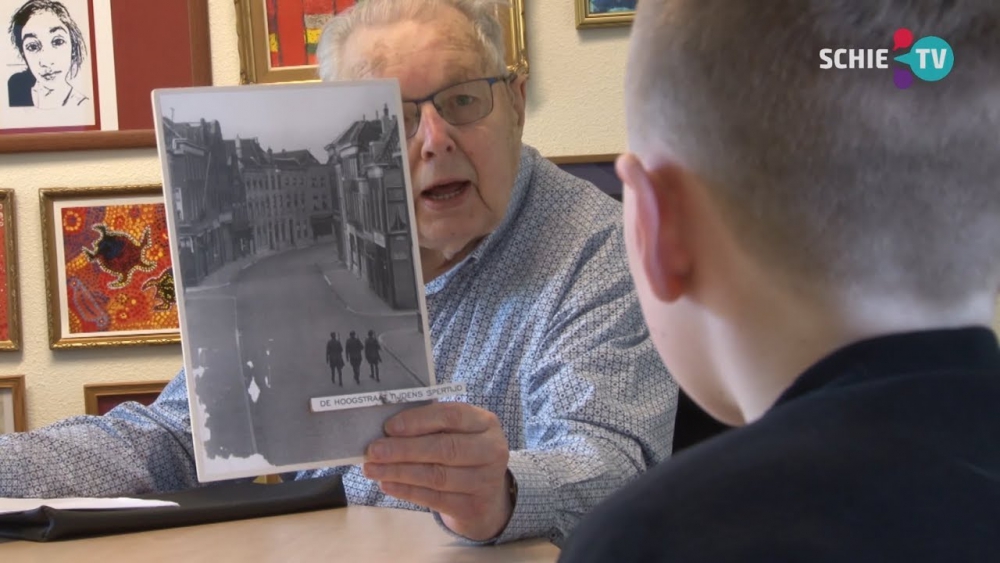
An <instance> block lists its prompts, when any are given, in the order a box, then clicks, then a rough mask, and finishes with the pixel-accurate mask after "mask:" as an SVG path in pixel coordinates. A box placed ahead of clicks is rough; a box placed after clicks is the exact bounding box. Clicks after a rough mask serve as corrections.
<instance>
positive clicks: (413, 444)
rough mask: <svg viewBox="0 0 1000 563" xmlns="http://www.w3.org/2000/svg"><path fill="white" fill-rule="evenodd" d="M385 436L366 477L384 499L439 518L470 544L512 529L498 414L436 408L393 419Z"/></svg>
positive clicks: (370, 455)
mask: <svg viewBox="0 0 1000 563" xmlns="http://www.w3.org/2000/svg"><path fill="white" fill-rule="evenodd" d="M385 433H386V436H387V437H386V438H380V439H378V440H375V441H374V442H372V443H371V444H370V445H369V446H368V451H367V453H366V455H365V464H364V467H363V471H364V474H365V476H366V477H368V478H369V479H373V480H375V481H378V482H379V486H380V487H381V488H382V490H383V491H385V493H386V494H388V495H392V496H394V497H396V498H399V499H402V500H408V501H410V502H413V503H415V504H419V505H421V506H425V507H427V508H430V509H431V510H435V511H437V512H439V513H440V514H441V517H442V519H443V520H444V523H445V525H447V526H448V527H449V528H451V530H452V531H454V532H456V533H458V534H460V535H462V536H465V537H467V538H469V539H473V540H487V539H490V538H492V537H494V536H496V535H498V534H499V533H500V532H502V531H503V529H504V528H505V527H506V526H507V521H508V520H510V515H511V512H512V510H513V506H512V505H511V498H510V494H509V490H510V482H509V479H510V478H509V477H508V474H507V459H508V458H509V457H510V452H509V450H508V447H507V439H506V438H505V437H504V434H503V430H502V429H501V427H500V421H499V420H498V419H497V417H496V415H494V414H493V413H491V412H489V411H487V410H483V409H480V408H478V407H474V406H471V405H467V404H465V403H451V402H448V403H434V404H432V405H428V406H424V407H417V408H413V409H409V410H406V411H403V412H401V413H399V414H398V415H396V416H394V417H392V418H390V419H389V420H388V421H386V424H385Z"/></svg>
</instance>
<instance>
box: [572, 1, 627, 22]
mask: <svg viewBox="0 0 1000 563" xmlns="http://www.w3.org/2000/svg"><path fill="white" fill-rule="evenodd" d="M575 1H576V27H577V29H580V28H584V27H616V26H621V25H629V24H631V23H632V20H634V19H635V5H636V3H637V0H575Z"/></svg>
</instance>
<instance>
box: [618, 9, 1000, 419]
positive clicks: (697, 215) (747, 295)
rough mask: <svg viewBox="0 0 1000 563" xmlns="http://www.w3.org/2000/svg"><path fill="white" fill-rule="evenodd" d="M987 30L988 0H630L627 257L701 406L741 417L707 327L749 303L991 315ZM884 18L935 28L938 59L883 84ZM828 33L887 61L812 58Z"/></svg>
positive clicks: (740, 325)
mask: <svg viewBox="0 0 1000 563" xmlns="http://www.w3.org/2000/svg"><path fill="white" fill-rule="evenodd" d="M998 27H1000V3H997V2H996V1H995V0H952V1H945V0H940V1H926V2H912V1H909V0H866V1H861V0H857V1H847V0H770V1H768V2H749V1H733V0H643V1H642V2H639V4H638V14H637V17H636V21H635V24H634V29H633V32H632V43H631V50H630V54H629V65H628V73H627V82H626V84H627V86H626V107H627V123H628V135H629V147H630V151H631V153H632V154H629V155H625V156H623V157H622V158H621V159H620V161H619V163H618V171H619V174H620V176H621V177H622V180H623V181H624V182H625V184H626V185H628V186H629V189H626V191H625V215H626V239H627V241H628V245H629V257H630V266H631V269H632V273H633V275H634V277H635V278H636V286H637V290H638V292H639V294H640V298H641V301H642V305H643V310H644V313H645V314H646V318H647V321H648V323H649V325H650V330H651V334H652V336H653V338H654V342H656V344H657V347H658V349H659V350H660V352H661V355H663V356H664V360H665V361H666V363H667V365H668V366H670V368H671V371H672V372H673V373H674V374H675V375H676V376H677V377H678V380H679V381H680V383H681V384H682V386H684V387H685V389H687V390H688V391H689V393H691V394H692V396H693V397H694V398H695V400H697V401H698V402H699V403H701V404H702V405H703V406H705V407H706V408H707V409H708V410H709V411H710V412H712V413H713V414H715V415H716V416H717V417H719V418H723V419H724V420H729V421H733V420H734V419H737V418H738V417H736V416H733V415H732V412H731V409H730V405H729V404H728V403H730V402H731V401H730V400H729V399H730V397H729V395H731V394H732V393H734V389H733V385H722V383H721V382H722V380H723V379H724V378H725V377H726V369H727V367H729V366H727V365H726V363H725V358H721V359H720V358H718V357H713V355H712V354H710V353H708V352H709V350H710V348H712V346H714V343H713V341H712V339H715V338H718V339H725V338H728V337H729V336H732V334H731V333H732V332H733V331H744V332H745V331H746V328H747V326H749V325H752V324H753V323H754V322H757V321H758V320H759V321H762V322H763V321H766V320H767V319H766V318H759V317H761V315H759V311H755V310H754V307H755V303H757V302H760V301H763V300H768V301H769V302H771V301H773V302H775V303H779V302H780V301H781V299H782V298H781V297H778V296H789V299H794V300H796V303H803V302H808V303H815V304H817V307H825V308H827V309H829V310H833V311H837V312H838V313H837V314H838V315H840V314H842V315H843V316H844V317H845V318H846V317H850V318H851V319H853V321H857V320H858V319H863V318H864V317H865V316H866V315H867V316H868V317H869V318H868V319H866V320H864V321H857V322H861V323H863V322H869V321H870V326H892V327H900V328H902V327H906V326H908V324H907V323H910V324H912V325H919V324H920V323H921V322H923V321H927V320H928V319H929V318H931V316H933V315H938V313H940V315H938V317H937V318H938V319H940V320H941V322H942V324H948V323H949V322H951V321H949V320H948V319H952V320H954V322H960V320H961V319H962V318H975V319H979V318H980V317H979V315H985V316H986V317H985V318H984V319H983V321H984V322H985V323H986V324H988V323H989V315H990V312H989V311H990V307H991V306H992V304H993V303H994V301H995V298H996V294H997V292H998V290H1000V158H998V157H997V156H996V153H997V147H998V144H1000V41H998V40H997V38H996V35H995V33H996V29H998ZM900 28H907V29H909V30H911V31H912V33H913V37H914V39H920V38H922V37H925V36H932V35H933V36H937V37H940V38H942V39H944V40H946V41H947V42H948V43H950V45H951V47H952V48H953V49H954V53H953V54H952V55H951V56H953V57H954V67H953V69H952V71H951V73H950V74H949V75H948V76H947V77H945V78H944V79H943V80H940V81H938V82H923V81H921V80H919V79H916V80H914V83H913V84H912V86H911V87H910V88H909V89H905V90H903V89H899V88H897V87H896V86H895V85H894V72H895V70H896V69H900V70H902V69H905V68H907V67H904V66H903V65H902V64H900V63H897V62H894V60H893V59H894V57H896V56H899V55H902V54H905V53H906V52H908V50H909V49H908V48H901V49H898V50H896V51H893V50H892V49H893V36H894V33H895V32H896V31H897V30H898V29H900ZM827 48H831V49H837V48H853V49H872V50H877V49H889V54H888V57H886V58H887V62H888V65H889V67H890V68H888V69H879V68H875V69H857V68H855V69H837V68H832V69H826V70H825V69H821V68H820V65H821V63H822V60H821V58H820V51H821V50H822V49H827ZM927 56H931V55H927ZM846 60H847V59H846V58H845V61H846ZM865 62H866V63H867V57H866V61H865ZM903 304H907V306H903ZM984 304H988V305H985V309H984ZM909 305H912V306H913V309H910V308H909ZM863 307H867V309H864V308H863ZM852 308H853V309H854V310H853V311H852ZM751 311H753V312H754V315H751V313H750V312H751ZM928 311H930V312H931V313H928ZM887 312H888V314H886V313H887ZM784 313H785V312H783V311H779V310H775V312H774V314H775V317H776V318H781V315H782V314H784ZM963 313H964V314H967V317H963V316H962V315H963ZM749 317H753V318H749ZM890 317H891V318H890ZM853 321H843V319H841V321H840V322H845V323H848V324H849V323H850V322H853ZM832 322H834V321H831V323H832ZM880 322H881V323H883V324H882V325H879V323H880ZM806 324H807V323H806ZM827 329H829V330H830V331H831V332H833V331H834V329H833V328H830V327H816V333H823V332H824V330H827ZM803 332H804V334H803V338H804V339H808V338H809V335H810V334H811V329H808V330H804V331H803ZM710 336H711V338H710ZM735 340H739V338H735V339H734V341H735ZM787 344H788V346H790V347H794V346H796V343H795V342H788V343H787ZM802 367H806V366H802Z"/></svg>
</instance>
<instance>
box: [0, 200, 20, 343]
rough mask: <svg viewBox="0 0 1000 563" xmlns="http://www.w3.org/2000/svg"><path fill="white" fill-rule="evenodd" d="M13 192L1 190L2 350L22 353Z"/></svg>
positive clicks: (0, 275)
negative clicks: (20, 351)
mask: <svg viewBox="0 0 1000 563" xmlns="http://www.w3.org/2000/svg"><path fill="white" fill-rule="evenodd" d="M18 287H19V286H18V280H17V236H16V229H15V224H14V190H0V350H20V349H21V306H20V303H21V298H20V295H19V294H18Z"/></svg>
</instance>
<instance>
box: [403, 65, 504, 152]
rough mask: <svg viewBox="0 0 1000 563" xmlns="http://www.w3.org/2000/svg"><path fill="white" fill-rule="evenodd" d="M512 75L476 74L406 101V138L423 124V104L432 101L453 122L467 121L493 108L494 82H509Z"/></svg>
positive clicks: (454, 123) (453, 123) (410, 136)
mask: <svg viewBox="0 0 1000 563" xmlns="http://www.w3.org/2000/svg"><path fill="white" fill-rule="evenodd" d="M512 77H513V75H506V76H491V77H489V78H477V79H475V80H468V81H466V82H459V83H458V84H452V85H451V86H448V87H447V88H442V89H441V90H438V91H437V92H435V93H433V94H431V95H430V96H427V97H426V98H423V99H420V100H407V101H404V102H403V125H404V126H405V127H406V138H407V139H409V138H412V137H413V136H414V135H416V134H417V129H419V128H420V107H421V106H423V105H424V104H426V103H427V102H431V103H432V104H434V109H436V110H437V112H438V114H439V115H441V118H442V119H444V120H445V121H447V122H448V123H450V124H452V125H468V124H470V123H473V122H476V121H479V120H480V119H482V118H484V117H486V116H487V115H489V114H490V113H492V112H493V85H494V84H496V83H497V82H506V81H507V80H510V79H511V78H512Z"/></svg>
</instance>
